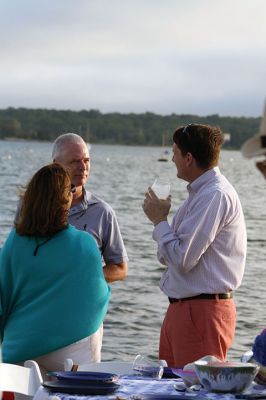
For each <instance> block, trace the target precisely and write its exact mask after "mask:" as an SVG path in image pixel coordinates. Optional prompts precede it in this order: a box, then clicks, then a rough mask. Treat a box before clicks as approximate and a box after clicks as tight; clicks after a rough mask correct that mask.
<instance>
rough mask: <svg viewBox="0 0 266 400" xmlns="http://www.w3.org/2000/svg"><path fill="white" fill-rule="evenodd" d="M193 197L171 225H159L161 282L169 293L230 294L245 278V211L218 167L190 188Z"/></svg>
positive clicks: (155, 233) (155, 234)
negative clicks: (164, 268) (163, 266)
mask: <svg viewBox="0 0 266 400" xmlns="http://www.w3.org/2000/svg"><path fill="white" fill-rule="evenodd" d="M187 190H188V193H189V196H188V198H187V200H186V201H185V202H184V203H183V204H182V206H181V207H180V208H179V209H178V211H177V212H176V214H175V216H174V218H173V221H172V224H171V226H170V225H169V224H168V222H167V221H163V222H160V223H159V224H158V225H156V226H155V228H154V231H153V239H154V240H155V241H156V242H157V244H158V253H157V256H158V260H159V261H160V262H161V263H162V264H164V265H166V266H167V268H166V270H165V272H164V273H163V275H162V278H161V281H160V288H161V290H162V291H163V292H164V293H165V294H166V295H167V296H168V297H174V298H183V297H190V296H196V295H198V294H200V293H225V292H228V291H231V290H235V289H237V288H238V287H239V286H240V284H241V281H242V278H243V274H244V268H245V260H246V248H247V234H246V226H245V221H244V215H243V211H242V207H241V204H240V200H239V198H238V195H237V193H236V191H235V189H234V188H233V186H232V185H231V184H230V183H229V182H228V180H227V179H226V178H225V177H224V176H223V175H222V174H221V173H220V170H219V168H218V167H215V168H213V169H211V170H209V171H207V172H205V173H204V174H203V175H201V176H200V177H199V178H197V179H196V180H195V181H193V182H192V183H191V184H189V185H188V186H187Z"/></svg>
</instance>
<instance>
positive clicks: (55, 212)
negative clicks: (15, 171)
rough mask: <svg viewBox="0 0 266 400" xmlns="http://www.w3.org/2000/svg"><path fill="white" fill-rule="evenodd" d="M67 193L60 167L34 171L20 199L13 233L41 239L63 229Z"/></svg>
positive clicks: (66, 177)
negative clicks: (19, 207) (20, 202)
mask: <svg viewBox="0 0 266 400" xmlns="http://www.w3.org/2000/svg"><path fill="white" fill-rule="evenodd" d="M70 190H71V180H70V177H69V175H68V173H67V172H66V170H65V169H64V168H63V167H62V166H61V165H59V164H56V163H53V164H49V165H46V166H45V167H43V168H41V169H40V170H39V171H37V172H36V174H34V176H33V177H32V178H31V180H30V182H29V183H28V185H27V187H26V190H25V192H24V193H23V194H22V195H21V198H22V204H21V209H20V213H19V217H18V220H17V222H16V223H15V228H16V231H17V233H18V234H20V235H29V236H41V237H44V236H52V235H54V234H55V233H57V232H59V231H61V230H63V229H65V228H66V227H67V225H68V222H67V219H68V204H69V195H70Z"/></svg>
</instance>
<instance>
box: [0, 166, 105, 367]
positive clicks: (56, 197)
mask: <svg viewBox="0 0 266 400" xmlns="http://www.w3.org/2000/svg"><path fill="white" fill-rule="evenodd" d="M74 190H75V187H73V185H71V181H70V177H69V175H68V173H67V172H66V171H65V170H64V169H63V167H61V166H60V165H58V164H51V165H47V166H45V167H43V168H41V169H40V170H39V171H38V172H37V173H36V174H35V175H34V176H33V178H32V179H31V180H30V182H29V184H28V186H27V188H26V191H25V193H24V195H23V197H22V205H21V210H20V215H19V218H18V220H17V222H16V224H15V228H14V229H13V230H12V231H11V232H10V234H9V236H8V238H7V240H6V242H5V244H4V246H3V248H2V251H1V256H0V323H1V337H2V357H3V361H4V362H8V363H21V362H24V361H25V360H27V359H35V360H36V361H37V362H39V364H40V366H41V367H43V368H44V369H45V370H55V369H61V370H62V369H63V363H64V359H65V358H68V357H69V358H72V359H73V361H74V363H77V364H79V363H84V362H89V361H100V352H101V344H102V322H103V319H104V317H105V314H106V312H107V308H108V302H109V298H110V288H109V286H108V284H107V283H106V281H105V279H104V276H103V271H102V263H101V255H100V252H99V250H98V247H97V244H96V242H95V240H94V238H93V237H92V236H91V235H90V234H88V233H87V232H82V231H79V230H77V229H76V228H74V227H72V226H70V225H68V222H67V217H68V209H69V207H70V204H71V200H72V196H73V192H74Z"/></svg>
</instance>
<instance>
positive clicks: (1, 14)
mask: <svg viewBox="0 0 266 400" xmlns="http://www.w3.org/2000/svg"><path fill="white" fill-rule="evenodd" d="M265 97H266V0H0V108H2V109H5V108H7V107H16V108H17V107H27V108H49V109H51V108H54V109H60V110H65V109H68V110H74V111H78V110H90V109H94V110H99V111H100V112H102V113H109V112H120V113H130V112H133V113H145V112H153V113H156V114H161V115H169V114H172V113H175V114H197V115H201V116H207V115H212V114H219V115H221V116H245V117H250V116H255V117H257V116H260V115H261V113H262V109H263V105H264V101H265Z"/></svg>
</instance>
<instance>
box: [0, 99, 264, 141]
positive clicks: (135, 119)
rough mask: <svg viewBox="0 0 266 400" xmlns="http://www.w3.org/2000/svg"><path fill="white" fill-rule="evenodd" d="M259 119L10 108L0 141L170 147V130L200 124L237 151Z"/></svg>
mask: <svg viewBox="0 0 266 400" xmlns="http://www.w3.org/2000/svg"><path fill="white" fill-rule="evenodd" d="M260 120H261V118H259V117H257V118H255V117H222V116H219V115H218V114H213V115H208V116H198V115H190V114H179V115H178V114H170V115H166V116H162V115H158V114H154V113H152V112H146V113H143V114H135V113H128V114H122V113H117V112H116V113H106V114H103V113H101V112H100V111H98V110H89V111H86V110H82V111H71V110H54V109H28V108H13V107H9V108H7V109H1V110H0V139H27V140H45V141H53V140H55V138H56V137H57V136H59V135H60V134H62V133H66V132H75V133H78V134H79V135H81V136H82V137H83V138H84V139H85V140H86V141H88V142H90V143H103V144H125V145H149V146H156V145H157V146H160V145H161V144H162V137H163V136H164V138H165V145H166V146H170V145H171V144H172V134H173V131H174V130H175V129H176V128H177V127H178V126H181V125H186V124H190V123H201V124H210V125H217V126H219V127H220V128H221V129H222V131H223V132H224V133H229V134H230V137H231V140H230V141H227V142H225V144H224V148H231V149H239V148H240V147H241V145H242V143H243V142H245V141H246V140H247V139H248V138H250V137H251V136H253V135H255V134H256V133H257V132H258V130H259V124H260Z"/></svg>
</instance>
